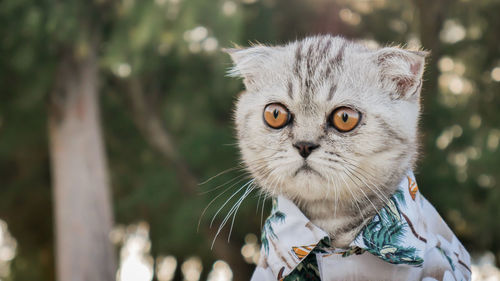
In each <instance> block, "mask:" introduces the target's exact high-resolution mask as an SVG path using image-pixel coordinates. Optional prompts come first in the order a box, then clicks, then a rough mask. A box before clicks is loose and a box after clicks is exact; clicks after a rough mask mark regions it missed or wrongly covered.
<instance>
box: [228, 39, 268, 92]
mask: <svg viewBox="0 0 500 281" xmlns="http://www.w3.org/2000/svg"><path fill="white" fill-rule="evenodd" d="M223 51H224V52H226V53H228V54H229V55H230V56H231V59H232V60H233V63H234V66H233V67H232V68H231V69H230V70H229V72H228V74H229V76H232V77H241V78H243V83H244V84H245V87H246V88H247V89H249V90H251V89H253V88H255V87H256V84H257V82H258V81H259V80H260V79H262V78H264V73H265V69H266V68H265V66H266V65H268V64H269V61H270V60H271V59H272V53H273V48H272V47H266V46H262V45H256V46H253V47H250V48H245V49H243V48H230V49H223Z"/></svg>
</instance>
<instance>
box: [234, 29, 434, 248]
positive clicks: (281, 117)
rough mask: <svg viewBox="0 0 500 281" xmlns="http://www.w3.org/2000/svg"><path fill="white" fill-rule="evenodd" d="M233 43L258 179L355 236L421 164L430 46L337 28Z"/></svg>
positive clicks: (243, 126)
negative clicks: (379, 40)
mask: <svg viewBox="0 0 500 281" xmlns="http://www.w3.org/2000/svg"><path fill="white" fill-rule="evenodd" d="M228 52H229V53H230V55H231V57H232V59H233V61H234V68H233V69H232V71H231V74H232V75H233V76H238V77H242V78H243V82H244V84H245V87H246V92H245V93H243V94H242V95H240V96H239V98H238V101H237V104H236V112H235V121H236V127H237V132H238V136H237V138H238V142H239V147H240V149H241V154H242V158H243V161H244V163H245V165H246V167H247V168H248V170H249V171H250V172H251V175H252V176H253V177H254V179H255V181H256V183H258V185H259V186H260V187H261V188H262V189H263V191H264V192H265V193H267V194H269V195H270V196H273V197H275V196H279V195H281V196H284V197H286V198H288V199H290V200H292V201H293V202H294V203H295V204H296V205H297V206H298V207H299V208H300V209H301V211H302V212H303V213H304V214H305V215H306V216H307V217H308V218H309V219H310V220H311V221H312V222H313V223H314V224H315V225H317V226H319V227H320V228H322V229H323V230H325V231H326V232H327V233H328V234H329V235H330V238H331V243H332V245H333V246H336V247H345V246H347V245H349V243H350V242H351V241H352V240H353V239H354V238H355V236H356V234H357V233H358V232H359V231H360V230H361V229H362V227H363V226H364V225H365V224H366V223H367V222H368V221H369V220H370V219H371V218H372V217H373V216H374V215H375V213H376V212H377V210H379V209H380V208H382V207H383V205H384V200H386V199H387V198H389V197H390V196H391V195H392V194H393V193H394V192H395V191H396V188H397V185H398V183H399V182H400V181H401V180H402V179H403V177H405V173H406V172H407V171H408V170H410V169H412V167H413V165H414V164H415V161H416V158H417V151H418V122H419V112H420V90H421V85H422V73H423V70H424V64H425V56H426V53H425V52H421V51H409V50H404V49H401V48H397V47H386V48H380V49H369V48H367V47H366V46H364V45H362V44H359V43H355V42H351V41H348V40H345V39H343V38H341V37H331V36H317V37H310V38H306V39H303V40H300V41H296V42H293V43H289V44H287V45H284V46H276V47H268V46H262V45H257V46H253V47H250V48H247V49H230V50H228Z"/></svg>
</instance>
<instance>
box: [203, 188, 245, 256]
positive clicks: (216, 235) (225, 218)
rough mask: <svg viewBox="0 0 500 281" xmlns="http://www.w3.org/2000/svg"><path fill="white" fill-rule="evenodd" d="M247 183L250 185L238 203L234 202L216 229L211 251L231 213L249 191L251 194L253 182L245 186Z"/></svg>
mask: <svg viewBox="0 0 500 281" xmlns="http://www.w3.org/2000/svg"><path fill="white" fill-rule="evenodd" d="M249 183H250V185H249V186H247V189H246V190H245V192H244V193H243V195H242V196H241V197H240V199H238V201H236V203H235V204H234V205H233V207H231V209H230V210H229V212H228V213H227V214H226V216H225V217H224V220H223V221H222V222H221V224H220V225H219V228H218V229H217V233H216V234H215V237H214V240H213V241H212V246H211V248H210V249H212V248H213V247H214V244H215V240H217V237H218V236H219V234H220V232H221V231H222V229H223V228H224V226H225V225H226V223H227V221H228V220H229V218H230V217H231V215H232V214H233V212H234V211H235V210H237V209H238V207H239V204H241V202H242V200H244V199H245V198H246V196H248V193H249V191H250V192H251V191H252V190H253V188H251V186H252V183H253V180H252V181H250V182H248V183H247V184H249ZM247 184H245V185H247ZM229 235H230V234H229Z"/></svg>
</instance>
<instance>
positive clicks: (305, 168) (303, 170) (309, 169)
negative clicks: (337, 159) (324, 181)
mask: <svg viewBox="0 0 500 281" xmlns="http://www.w3.org/2000/svg"><path fill="white" fill-rule="evenodd" d="M299 173H306V174H309V173H310V174H315V175H318V176H320V177H323V176H322V175H321V174H320V173H319V172H318V171H316V170H314V169H313V168H312V167H311V166H309V164H307V163H304V165H302V166H301V167H300V168H298V169H297V171H295V173H294V174H293V176H294V177H295V176H297V175H298V174H299Z"/></svg>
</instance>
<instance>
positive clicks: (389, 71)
mask: <svg viewBox="0 0 500 281" xmlns="http://www.w3.org/2000/svg"><path fill="white" fill-rule="evenodd" d="M428 54H429V53H428V52H425V51H409V50H404V49H400V48H397V47H388V48H382V49H380V50H378V51H377V52H376V57H375V63H376V64H377V65H378V66H379V73H380V82H381V84H382V87H383V88H384V89H385V90H387V91H388V92H389V93H390V94H391V98H394V99H405V100H413V99H417V98H418V97H419V96H420V90H421V87H422V74H423V72H424V66H425V58H426V57H427V55H428Z"/></svg>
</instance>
